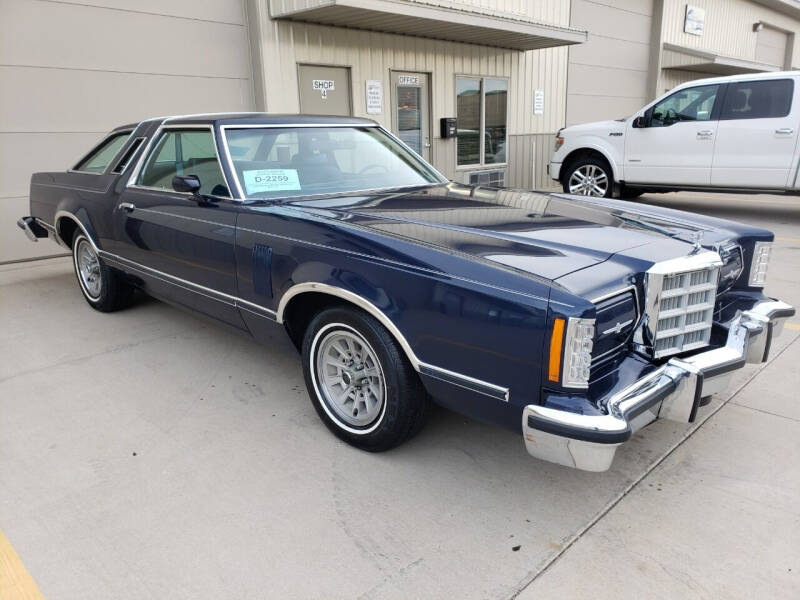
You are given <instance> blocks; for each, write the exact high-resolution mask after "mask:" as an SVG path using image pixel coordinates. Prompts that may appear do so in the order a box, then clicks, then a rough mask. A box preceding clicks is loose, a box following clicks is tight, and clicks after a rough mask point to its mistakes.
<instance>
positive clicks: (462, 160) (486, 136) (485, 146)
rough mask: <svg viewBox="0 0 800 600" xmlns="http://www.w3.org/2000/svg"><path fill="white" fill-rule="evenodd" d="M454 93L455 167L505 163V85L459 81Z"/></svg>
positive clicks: (467, 79) (503, 82) (491, 81)
mask: <svg viewBox="0 0 800 600" xmlns="http://www.w3.org/2000/svg"><path fill="white" fill-rule="evenodd" d="M456 93H457V105H456V108H457V114H456V118H457V120H458V138H457V139H458V164H459V165H490V164H497V163H505V162H506V160H507V158H506V137H507V131H506V125H507V122H508V110H507V107H508V81H506V80H505V79H491V78H482V79H481V78H474V77H459V78H457V79H456ZM481 117H483V118H481ZM481 122H482V123H481Z"/></svg>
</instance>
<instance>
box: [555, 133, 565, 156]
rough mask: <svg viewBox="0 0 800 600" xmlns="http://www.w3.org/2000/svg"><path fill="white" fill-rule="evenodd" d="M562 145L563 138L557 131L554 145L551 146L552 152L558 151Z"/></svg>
mask: <svg viewBox="0 0 800 600" xmlns="http://www.w3.org/2000/svg"><path fill="white" fill-rule="evenodd" d="M563 145H564V138H563V137H561V132H560V131H559V132H558V133H557V134H556V143H555V146H554V147H553V152H558V151H559V150H560V149H561V146H563Z"/></svg>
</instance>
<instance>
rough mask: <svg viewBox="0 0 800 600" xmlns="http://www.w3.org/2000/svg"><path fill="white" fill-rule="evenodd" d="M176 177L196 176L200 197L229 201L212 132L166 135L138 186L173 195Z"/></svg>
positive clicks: (185, 132) (194, 131)
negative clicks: (173, 183)
mask: <svg viewBox="0 0 800 600" xmlns="http://www.w3.org/2000/svg"><path fill="white" fill-rule="evenodd" d="M176 175H194V176H196V177H197V178H198V179H199V180H200V194H205V195H211V196H221V197H223V198H230V191H229V190H228V186H227V184H226V183H225V177H224V176H223V174H222V169H221V167H220V165H219V160H218V159H217V152H216V148H215V146H214V137H213V136H212V135H211V131H210V130H207V129H185V130H175V129H170V130H168V131H164V132H163V133H162V134H161V136H160V137H159V139H158V141H157V142H156V145H155V146H154V147H153V150H152V151H151V152H150V155H149V156H148V157H147V159H146V161H145V164H144V168H143V169H142V172H141V173H140V174H139V178H138V179H137V180H136V184H137V185H141V186H145V187H151V188H161V189H164V190H170V191H171V190H172V178H173V177H175V176H176Z"/></svg>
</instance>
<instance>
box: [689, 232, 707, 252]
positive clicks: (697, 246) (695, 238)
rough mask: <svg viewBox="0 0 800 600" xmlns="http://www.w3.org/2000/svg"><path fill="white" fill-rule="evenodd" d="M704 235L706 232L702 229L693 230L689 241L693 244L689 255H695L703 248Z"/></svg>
mask: <svg viewBox="0 0 800 600" xmlns="http://www.w3.org/2000/svg"><path fill="white" fill-rule="evenodd" d="M703 235H704V232H703V231H702V230H697V231H693V232H692V234H691V236H690V238H689V242H690V243H691V244H692V249H691V250H689V256H693V255H695V254H697V253H698V252H700V250H702V249H703V246H702V242H703Z"/></svg>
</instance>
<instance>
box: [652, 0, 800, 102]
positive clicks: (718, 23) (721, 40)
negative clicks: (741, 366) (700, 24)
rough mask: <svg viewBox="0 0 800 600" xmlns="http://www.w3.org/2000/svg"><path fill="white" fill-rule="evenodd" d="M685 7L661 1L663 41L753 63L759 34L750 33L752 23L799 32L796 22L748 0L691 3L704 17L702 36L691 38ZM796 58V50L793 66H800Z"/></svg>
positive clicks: (669, 0) (670, 0)
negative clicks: (684, 30)
mask: <svg viewBox="0 0 800 600" xmlns="http://www.w3.org/2000/svg"><path fill="white" fill-rule="evenodd" d="M686 4H687V3H686V2H685V1H684V0H664V23H663V35H662V41H664V42H669V43H672V44H677V45H680V46H687V47H690V48H699V49H701V50H707V51H709V52H714V53H715V54H719V55H721V56H729V57H732V58H741V59H745V60H752V61H756V60H758V59H757V58H756V46H757V40H758V34H757V33H756V32H754V31H753V24H754V23H757V22H759V21H761V22H763V23H765V24H767V25H772V26H774V27H777V28H780V29H785V30H788V31H797V29H798V21H797V20H796V19H792V18H791V17H789V16H787V15H785V14H782V13H779V12H776V11H774V10H771V9H769V8H766V7H765V6H762V5H760V4H755V3H753V2H751V1H749V0H692V2H690V4H692V5H693V6H698V7H700V8H704V9H705V11H706V17H705V31H704V34H703V35H702V36H696V35H690V34H688V33H684V32H683V23H684V16H685V12H686ZM796 46H797V45H796ZM798 58H800V49H798V48H797V47H795V48H794V56H793V61H792V64H794V65H797V64H800V60H798ZM660 87H663V85H662V86H660Z"/></svg>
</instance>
